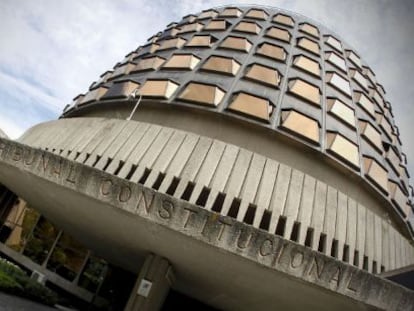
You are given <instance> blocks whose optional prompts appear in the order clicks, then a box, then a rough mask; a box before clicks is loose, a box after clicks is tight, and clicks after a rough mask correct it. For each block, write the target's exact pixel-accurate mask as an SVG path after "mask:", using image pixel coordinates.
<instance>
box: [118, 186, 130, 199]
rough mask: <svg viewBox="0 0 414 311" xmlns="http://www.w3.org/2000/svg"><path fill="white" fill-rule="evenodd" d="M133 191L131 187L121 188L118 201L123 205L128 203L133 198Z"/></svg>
mask: <svg viewBox="0 0 414 311" xmlns="http://www.w3.org/2000/svg"><path fill="white" fill-rule="evenodd" d="M131 195H132V190H131V188H130V187H129V186H127V185H123V186H121V190H120V191H119V195H118V201H119V202H121V203H125V202H128V201H129V199H130V198H131Z"/></svg>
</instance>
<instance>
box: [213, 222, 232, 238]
mask: <svg viewBox="0 0 414 311" xmlns="http://www.w3.org/2000/svg"><path fill="white" fill-rule="evenodd" d="M218 223H219V224H220V225H221V226H220V231H219V234H218V236H217V241H221V238H222V237H223V234H224V231H225V230H226V228H227V227H231V226H232V225H231V224H229V223H226V222H224V221H222V220H219V221H218Z"/></svg>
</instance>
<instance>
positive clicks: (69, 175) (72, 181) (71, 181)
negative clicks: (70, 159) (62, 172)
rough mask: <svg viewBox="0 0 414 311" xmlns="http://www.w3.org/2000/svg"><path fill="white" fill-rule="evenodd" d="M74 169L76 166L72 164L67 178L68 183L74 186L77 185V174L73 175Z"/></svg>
mask: <svg viewBox="0 0 414 311" xmlns="http://www.w3.org/2000/svg"><path fill="white" fill-rule="evenodd" d="M73 168H74V165H73V164H71V165H70V168H69V174H68V177H67V178H66V181H67V182H70V183H71V184H74V183H76V180H75V174H73V171H74V170H73Z"/></svg>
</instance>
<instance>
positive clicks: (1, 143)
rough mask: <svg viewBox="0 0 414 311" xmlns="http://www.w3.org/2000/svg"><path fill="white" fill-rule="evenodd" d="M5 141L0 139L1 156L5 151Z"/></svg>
mask: <svg viewBox="0 0 414 311" xmlns="http://www.w3.org/2000/svg"><path fill="white" fill-rule="evenodd" d="M6 146H7V145H6V143H5V142H3V141H0V151H1V153H0V154H1V156H2V157H3V154H4V153H5V151H6Z"/></svg>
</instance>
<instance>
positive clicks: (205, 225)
mask: <svg viewBox="0 0 414 311" xmlns="http://www.w3.org/2000/svg"><path fill="white" fill-rule="evenodd" d="M208 221H209V216H208V215H207V217H206V221H205V222H204V225H203V229H201V235H203V236H205V235H206V232H207V230H206V228H207V224H208Z"/></svg>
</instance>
